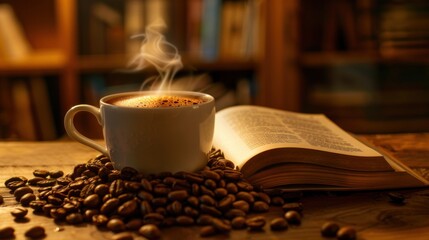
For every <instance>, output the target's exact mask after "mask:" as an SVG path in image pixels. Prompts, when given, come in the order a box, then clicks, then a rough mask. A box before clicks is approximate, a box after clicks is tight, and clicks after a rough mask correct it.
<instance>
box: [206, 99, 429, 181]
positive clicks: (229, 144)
mask: <svg viewBox="0 0 429 240" xmlns="http://www.w3.org/2000/svg"><path fill="white" fill-rule="evenodd" d="M213 145H214V147H215V148H217V149H220V150H222V151H223V153H224V154H225V158H227V159H229V160H231V161H233V162H234V163H235V164H236V165H237V166H239V167H240V169H241V171H242V173H243V175H244V176H245V177H246V178H247V179H248V180H249V181H250V182H251V183H253V184H255V185H260V186H262V187H264V188H274V187H283V188H295V189H385V188H403V187H419V186H425V185H427V184H429V182H428V181H427V180H426V179H424V178H422V177H421V176H419V175H418V174H415V173H414V172H412V170H411V169H409V168H408V167H407V166H405V165H404V164H403V163H401V162H400V161H399V160H397V159H394V158H392V157H390V156H387V155H382V154H381V153H380V152H378V151H376V150H374V149H373V148H371V147H369V146H368V145H366V144H364V143H362V142H360V141H359V140H357V139H356V138H355V137H353V136H352V135H351V134H348V133H347V132H345V131H344V130H342V129H341V128H340V127H338V126H337V125H336V124H335V123H333V122H332V121H330V120H329V119H328V118H327V117H325V116H324V115H322V114H303V113H294V112H288V111H283V110H276V109H271V108H266V107H257V106H235V107H230V108H226V109H223V110H221V111H219V112H218V113H217V114H216V127H215V134H214V142H213Z"/></svg>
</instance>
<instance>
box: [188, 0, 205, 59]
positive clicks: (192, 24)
mask: <svg viewBox="0 0 429 240" xmlns="http://www.w3.org/2000/svg"><path fill="white" fill-rule="evenodd" d="M187 4H188V5H187V7H188V9H187V11H188V18H187V25H188V26H187V50H188V52H189V55H190V56H191V57H199V56H201V18H202V0H188V1H187Z"/></svg>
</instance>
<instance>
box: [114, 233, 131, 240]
mask: <svg viewBox="0 0 429 240" xmlns="http://www.w3.org/2000/svg"><path fill="white" fill-rule="evenodd" d="M133 239H134V237H133V234H132V233H130V232H121V233H116V234H115V235H113V236H112V240H133Z"/></svg>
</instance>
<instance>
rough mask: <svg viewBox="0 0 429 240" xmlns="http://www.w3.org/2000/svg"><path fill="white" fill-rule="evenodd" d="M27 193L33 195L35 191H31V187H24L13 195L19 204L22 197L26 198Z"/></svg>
mask: <svg viewBox="0 0 429 240" xmlns="http://www.w3.org/2000/svg"><path fill="white" fill-rule="evenodd" d="M27 193H33V189H31V188H30V187H27V186H24V187H20V188H17V189H16V190H15V191H14V192H13V195H14V196H15V199H16V201H18V202H19V201H20V200H21V198H22V196H24V195H25V194H27Z"/></svg>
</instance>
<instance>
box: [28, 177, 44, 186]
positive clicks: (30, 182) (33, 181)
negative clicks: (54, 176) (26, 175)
mask: <svg viewBox="0 0 429 240" xmlns="http://www.w3.org/2000/svg"><path fill="white" fill-rule="evenodd" d="M42 180H45V178H43V177H34V178H30V179H29V180H28V182H27V183H28V185H30V186H37V183H38V182H40V181H42Z"/></svg>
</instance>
